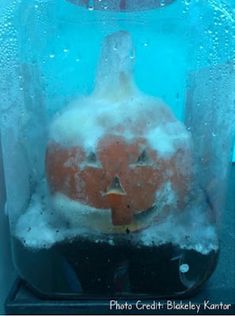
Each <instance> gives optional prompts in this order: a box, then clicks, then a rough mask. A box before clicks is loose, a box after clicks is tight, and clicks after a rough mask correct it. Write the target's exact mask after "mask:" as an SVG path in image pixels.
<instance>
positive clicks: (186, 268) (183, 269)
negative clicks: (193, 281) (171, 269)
mask: <svg viewBox="0 0 235 316" xmlns="http://www.w3.org/2000/svg"><path fill="white" fill-rule="evenodd" d="M188 271H189V265H188V264H187V263H184V264H181V265H180V272H181V273H187V272H188Z"/></svg>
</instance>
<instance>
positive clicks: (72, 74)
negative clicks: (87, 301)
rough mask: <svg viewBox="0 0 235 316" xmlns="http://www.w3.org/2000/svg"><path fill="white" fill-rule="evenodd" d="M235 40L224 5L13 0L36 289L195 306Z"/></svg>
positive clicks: (17, 156)
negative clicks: (188, 301) (178, 300)
mask: <svg viewBox="0 0 235 316" xmlns="http://www.w3.org/2000/svg"><path fill="white" fill-rule="evenodd" d="M2 30H3V31H2ZM233 34H234V16H233V11H232V8H231V7H230V6H229V5H225V4H224V3H223V2H222V1H213V0H210V1H196V0H195V1H194V0H192V1H186V0H185V1H182V0H175V1H173V0H172V1H169V0H168V1H164V0H146V1H137V0H135V1H133V0H132V1H131V0H129V1H124V0H120V1H118V0H112V1H105V0H93V1H85V0H83V1H82V0H80V1H79V0H50V1H49V0H48V1H47V0H43V1H42V0H31V1H28V0H21V1H20V0H19V1H14V2H12V5H11V6H9V8H8V9H7V10H6V12H5V14H4V16H3V19H2V21H1V29H0V40H1V41H2V44H3V45H2V46H1V47H4V49H3V50H2V51H1V54H0V58H1V63H2V65H3V66H2V78H1V79H0V84H1V89H2V91H3V95H2V98H1V136H2V148H3V160H4V171H5V179H6V193H7V204H6V212H7V214H8V216H9V221H10V229H11V236H12V249H13V255H14V263H15V266H16V268H17V271H18V273H19V275H20V276H21V277H22V278H23V279H24V280H26V282H27V283H28V284H29V286H31V287H32V289H34V290H36V291H37V292H39V293H41V294H43V295H47V296H50V297H55V296H61V297H64V296H73V297H74V295H77V296H78V297H79V296H81V295H83V296H84V295H88V296H89V295H95V296H99V297H100V296H112V297H113V295H119V296H120V295H125V296H130V297H131V296H133V295H136V294H138V295H143V296H145V297H146V295H154V296H155V297H186V296H190V295H193V294H194V293H196V292H197V291H198V290H199V289H200V288H201V286H202V285H203V284H204V283H205V281H206V280H207V279H208V278H209V277H210V275H211V274H212V272H213V271H214V268H215V266H216V262H217V257H218V253H219V244H220V243H219V237H220V233H219V232H220V227H221V217H222V215H223V212H224V210H225V197H226V184H227V175H228V172H229V168H230V165H231V159H232V144H233V126H232V125H233V122H234V119H235V109H234V91H233V90H234V89H233V88H234V82H235V77H234V47H233V45H234V41H232V40H233V39H234V37H233Z"/></svg>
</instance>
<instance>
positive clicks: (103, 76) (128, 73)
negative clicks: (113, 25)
mask: <svg viewBox="0 0 235 316" xmlns="http://www.w3.org/2000/svg"><path fill="white" fill-rule="evenodd" d="M134 61H135V56H134V47H133V43H132V39H131V36H130V34H129V33H128V32H125V31H119V32H115V33H113V34H111V35H108V36H107V37H106V38H105V41H104V45H103V49H102V54H101V60H100V63H99V66H98V71H97V77H96V87H95V92H94V93H95V95H96V96H98V97H102V98H106V99H111V100H117V101H120V100H121V99H123V98H127V97H129V96H131V95H132V94H134V93H136V91H137V89H136V87H135V84H134V80H133V76H132V70H133V65H134Z"/></svg>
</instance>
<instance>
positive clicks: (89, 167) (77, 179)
mask: <svg viewBox="0 0 235 316" xmlns="http://www.w3.org/2000/svg"><path fill="white" fill-rule="evenodd" d="M181 154H182V153H181V152H180V151H178V152H176V153H175V155H174V156H173V157H172V158H171V159H169V160H164V159H161V158H159V157H158V155H157V152H156V151H154V150H153V149H151V147H150V146H149V144H148V143H147V141H146V140H145V139H144V138H135V139H133V140H131V141H127V140H125V139H124V138H123V137H121V136H113V135H105V136H104V137H103V138H102V139H100V141H99V142H98V144H97V148H96V151H95V152H92V151H91V152H87V151H85V150H84V149H83V148H82V147H71V148H66V147H62V146H61V145H57V144H50V145H49V146H48V151H47V159H46V166H47V176H48V182H49V186H50V188H51V191H52V192H60V193H63V194H64V195H66V196H67V197H69V198H71V199H72V200H76V201H79V202H81V203H83V204H86V205H89V206H92V207H95V208H97V209H111V211H112V224H113V225H114V226H117V225H129V224H131V223H132V221H133V217H134V216H135V215H136V214H140V213H143V212H145V211H146V210H148V209H150V208H152V207H153V205H154V204H155V203H157V200H156V197H157V192H158V190H159V189H160V188H161V187H162V185H163V184H164V183H165V182H166V181H168V180H169V181H171V183H172V186H173V187H174V189H175V190H176V191H177V193H178V196H179V199H181V198H183V196H184V194H185V190H186V181H185V179H184V177H183V176H182V174H180V173H179V172H178V171H177V168H176V165H175V161H176V156H177V155H178V156H179V157H178V158H180V155H181Z"/></svg>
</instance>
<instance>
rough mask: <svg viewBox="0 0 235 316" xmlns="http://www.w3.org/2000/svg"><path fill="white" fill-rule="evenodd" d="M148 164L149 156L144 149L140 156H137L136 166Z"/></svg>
mask: <svg viewBox="0 0 235 316" xmlns="http://www.w3.org/2000/svg"><path fill="white" fill-rule="evenodd" d="M148 163H149V156H148V154H147V152H146V150H145V149H144V150H143V151H142V152H141V154H140V155H139V157H138V159H137V161H136V164H138V165H146V164H148Z"/></svg>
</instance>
